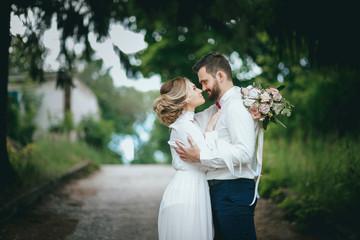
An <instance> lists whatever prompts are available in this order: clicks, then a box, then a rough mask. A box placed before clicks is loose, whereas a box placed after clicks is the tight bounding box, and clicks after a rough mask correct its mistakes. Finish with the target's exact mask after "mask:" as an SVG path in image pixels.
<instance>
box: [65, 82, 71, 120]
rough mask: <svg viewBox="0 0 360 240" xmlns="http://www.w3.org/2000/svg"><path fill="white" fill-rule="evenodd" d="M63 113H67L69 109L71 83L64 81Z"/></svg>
mask: <svg viewBox="0 0 360 240" xmlns="http://www.w3.org/2000/svg"><path fill="white" fill-rule="evenodd" d="M64 94H65V97H64V101H65V102H64V113H68V112H70V111H71V84H70V83H67V82H66V83H65V85H64Z"/></svg>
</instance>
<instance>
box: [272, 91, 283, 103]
mask: <svg viewBox="0 0 360 240" xmlns="http://www.w3.org/2000/svg"><path fill="white" fill-rule="evenodd" d="M281 98H282V95H281V93H275V94H274V95H273V99H274V101H277V102H279V101H280V100H281Z"/></svg>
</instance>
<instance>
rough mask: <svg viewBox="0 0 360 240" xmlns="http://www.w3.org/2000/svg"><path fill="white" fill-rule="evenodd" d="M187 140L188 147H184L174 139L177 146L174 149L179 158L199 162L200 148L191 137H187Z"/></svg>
mask: <svg viewBox="0 0 360 240" xmlns="http://www.w3.org/2000/svg"><path fill="white" fill-rule="evenodd" d="M188 141H189V143H190V147H186V146H185V145H184V144H182V143H181V142H179V141H176V144H177V145H178V146H179V148H175V151H176V152H177V153H178V154H179V156H180V158H181V160H183V161H185V162H200V149H199V148H198V146H196V144H195V143H194V141H193V140H192V138H191V137H188Z"/></svg>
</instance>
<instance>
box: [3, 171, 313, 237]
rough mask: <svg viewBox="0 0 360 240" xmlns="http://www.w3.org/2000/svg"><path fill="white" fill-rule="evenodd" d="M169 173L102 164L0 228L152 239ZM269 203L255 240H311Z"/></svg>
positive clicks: (259, 213)
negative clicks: (98, 168) (94, 170)
mask: <svg viewBox="0 0 360 240" xmlns="http://www.w3.org/2000/svg"><path fill="white" fill-rule="evenodd" d="M174 173H175V171H174V170H173V169H172V168H171V166H163V165H137V166H134V165H132V166H123V165H103V166H102V167H101V169H100V171H98V172H96V173H94V174H93V175H91V176H89V177H87V178H84V179H80V180H74V181H72V182H70V183H69V184H67V185H66V186H64V187H62V188H60V189H58V190H56V191H54V192H53V193H52V194H50V195H48V196H46V197H44V198H43V199H42V200H41V201H40V202H38V203H36V204H35V205H34V206H33V208H32V209H30V210H29V211H27V212H25V213H23V214H22V215H19V216H17V217H16V218H14V219H13V220H12V221H11V222H9V223H7V224H6V225H4V226H1V227H0V239H4V240H5V239H6V240H15V239H16V240H25V239H26V240H42V239H44V240H45V239H46V240H64V239H65V240H85V239H86V240H105V239H108V240H115V239H116V240H156V239H157V214H158V209H159V205H160V201H161V197H162V193H163V191H164V189H165V187H166V185H167V184H168V182H169V181H170V179H171V177H172V176H173V174H174ZM281 217H282V216H281V212H280V211H279V210H278V209H277V208H276V207H275V206H274V204H272V203H271V201H269V200H265V199H260V201H259V202H258V205H257V207H256V212H255V224H256V231H257V234H258V239H259V240H275V239H276V240H282V239H284V240H285V239H292V240H303V239H304V240H305V239H313V238H310V237H308V236H307V237H306V236H302V235H300V234H297V233H296V232H295V231H294V227H293V226H292V225H291V224H289V223H288V222H286V221H283V220H282V219H281Z"/></svg>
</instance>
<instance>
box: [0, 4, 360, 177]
mask: <svg viewBox="0 0 360 240" xmlns="http://www.w3.org/2000/svg"><path fill="white" fill-rule="evenodd" d="M11 4H12V5H11ZM11 7H12V8H11ZM29 8H31V9H35V13H36V19H37V21H38V22H37V25H36V29H34V30H35V31H37V32H38V34H37V35H36V36H38V35H41V34H42V32H43V30H44V29H46V28H47V27H49V25H50V22H51V19H52V16H56V20H57V23H58V28H59V29H60V30H61V31H62V35H61V56H60V58H59V59H60V62H61V65H62V66H63V67H64V69H66V71H69V70H71V69H72V68H73V66H74V65H73V64H74V63H73V62H72V61H73V58H72V57H71V56H72V55H73V52H72V51H71V50H70V49H67V47H66V40H67V39H68V38H74V39H75V41H77V42H82V43H84V45H85V46H86V48H85V51H84V53H85V55H86V56H88V57H89V56H90V55H91V46H90V44H89V41H88V33H89V32H90V31H93V32H95V33H97V35H98V40H101V39H103V38H104V37H106V35H107V33H108V29H109V25H110V24H111V23H112V22H117V21H119V22H122V23H123V24H124V25H126V26H127V27H129V28H130V29H132V30H135V31H139V30H142V29H145V30H146V35H145V40H146V42H147V43H148V44H149V47H148V48H147V49H146V50H145V51H143V52H142V53H139V54H137V55H136V56H137V57H138V58H140V59H141V61H142V64H141V65H140V66H138V67H137V66H131V65H130V64H128V61H126V59H127V56H125V55H124V54H122V53H121V52H120V53H119V55H120V57H121V58H122V60H124V58H125V61H124V63H127V64H124V67H127V68H131V69H133V71H141V72H142V73H143V74H144V75H145V76H150V75H152V74H155V73H160V74H161V76H162V80H163V81H166V80H168V79H169V78H171V77H173V76H176V75H186V76H188V77H191V78H195V77H196V76H195V75H191V71H190V69H191V66H192V65H193V64H194V63H195V61H196V60H198V59H199V58H200V57H201V56H202V55H204V54H205V53H207V52H209V51H214V50H217V51H221V52H222V53H224V54H226V55H230V54H231V53H232V52H234V51H236V52H238V53H239V54H240V56H241V58H242V59H243V60H245V59H252V60H253V61H255V62H256V63H258V64H260V63H262V64H268V61H262V59H261V58H262V57H264V56H265V57H268V56H270V57H271V58H272V60H271V62H272V63H276V65H275V66H277V64H278V63H279V62H280V61H284V62H286V63H287V64H293V63H298V61H299V58H306V59H307V60H308V62H309V63H310V65H311V66H313V67H314V66H317V67H319V68H323V71H328V70H329V69H336V68H348V69H350V70H349V71H350V72H351V74H350V75H351V76H352V78H357V79H358V76H359V75H360V74H359V70H358V65H359V59H360V58H358V56H357V55H358V53H359V44H358V42H359V35H358V34H357V32H356V31H355V29H356V24H357V22H358V18H359V17H358V14H357V13H356V9H357V8H356V7H354V6H353V3H352V2H350V1H345V2H341V3H335V2H328V1H317V2H313V1H310V0H301V1H300V0H295V1H287V0H258V1H248V0H234V1H222V0H197V1H190V0H183V1H178V0H157V1H148V0H128V1H115V0H103V1H95V0H76V1H68V0H49V1H41V0H29V1H20V0H14V1H10V2H9V1H6V4H4V7H3V8H2V10H1V11H4V12H3V13H4V14H2V18H4V21H3V23H6V24H4V25H6V27H2V29H3V33H6V36H8V28H9V21H10V11H11V9H12V11H13V12H14V13H16V14H21V13H26V12H27V9H29ZM131 16H135V17H136V21H135V22H134V21H126V19H127V18H128V17H131ZM2 48H3V50H2V53H4V54H2V55H1V56H2V57H3V58H4V61H3V62H5V63H7V59H5V58H7V57H8V49H9V41H8V39H7V44H5V45H3V46H2ZM5 60H6V61H5ZM260 65H261V64H260ZM6 66H7V64H6V65H5V66H4V68H5V67H6ZM261 66H262V67H268V68H270V69H271V68H274V67H275V66H273V65H272V66H266V65H261ZM245 68H246V66H245ZM239 71H242V70H241V69H240V70H239ZM130 72H132V71H129V73H130ZM7 73H8V72H7V70H6V71H2V73H1V74H3V75H2V76H3V79H4V80H2V82H1V93H2V95H1V96H2V98H4V96H5V95H6V90H7V89H6V87H7ZM267 73H271V74H275V73H276V71H267ZM269 77H270V78H273V79H275V78H276V75H275V76H269ZM5 103H6V101H2V103H1V104H5ZM5 109H6V108H5V107H4V106H1V109H0V110H1V113H0V114H2V115H4V116H5ZM0 128H1V131H0V133H1V134H2V135H1V138H2V140H1V144H2V145H1V148H2V151H1V153H2V156H1V161H4V163H2V164H4V165H6V164H7V165H8V163H6V162H7V161H8V160H7V155H6V153H5V152H6V147H5V145H3V143H4V144H5V143H6V137H5V134H6V126H5V125H2V126H1V127H0ZM3 152H4V153H3ZM0 171H2V170H0ZM0 175H2V174H1V172H0Z"/></svg>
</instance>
